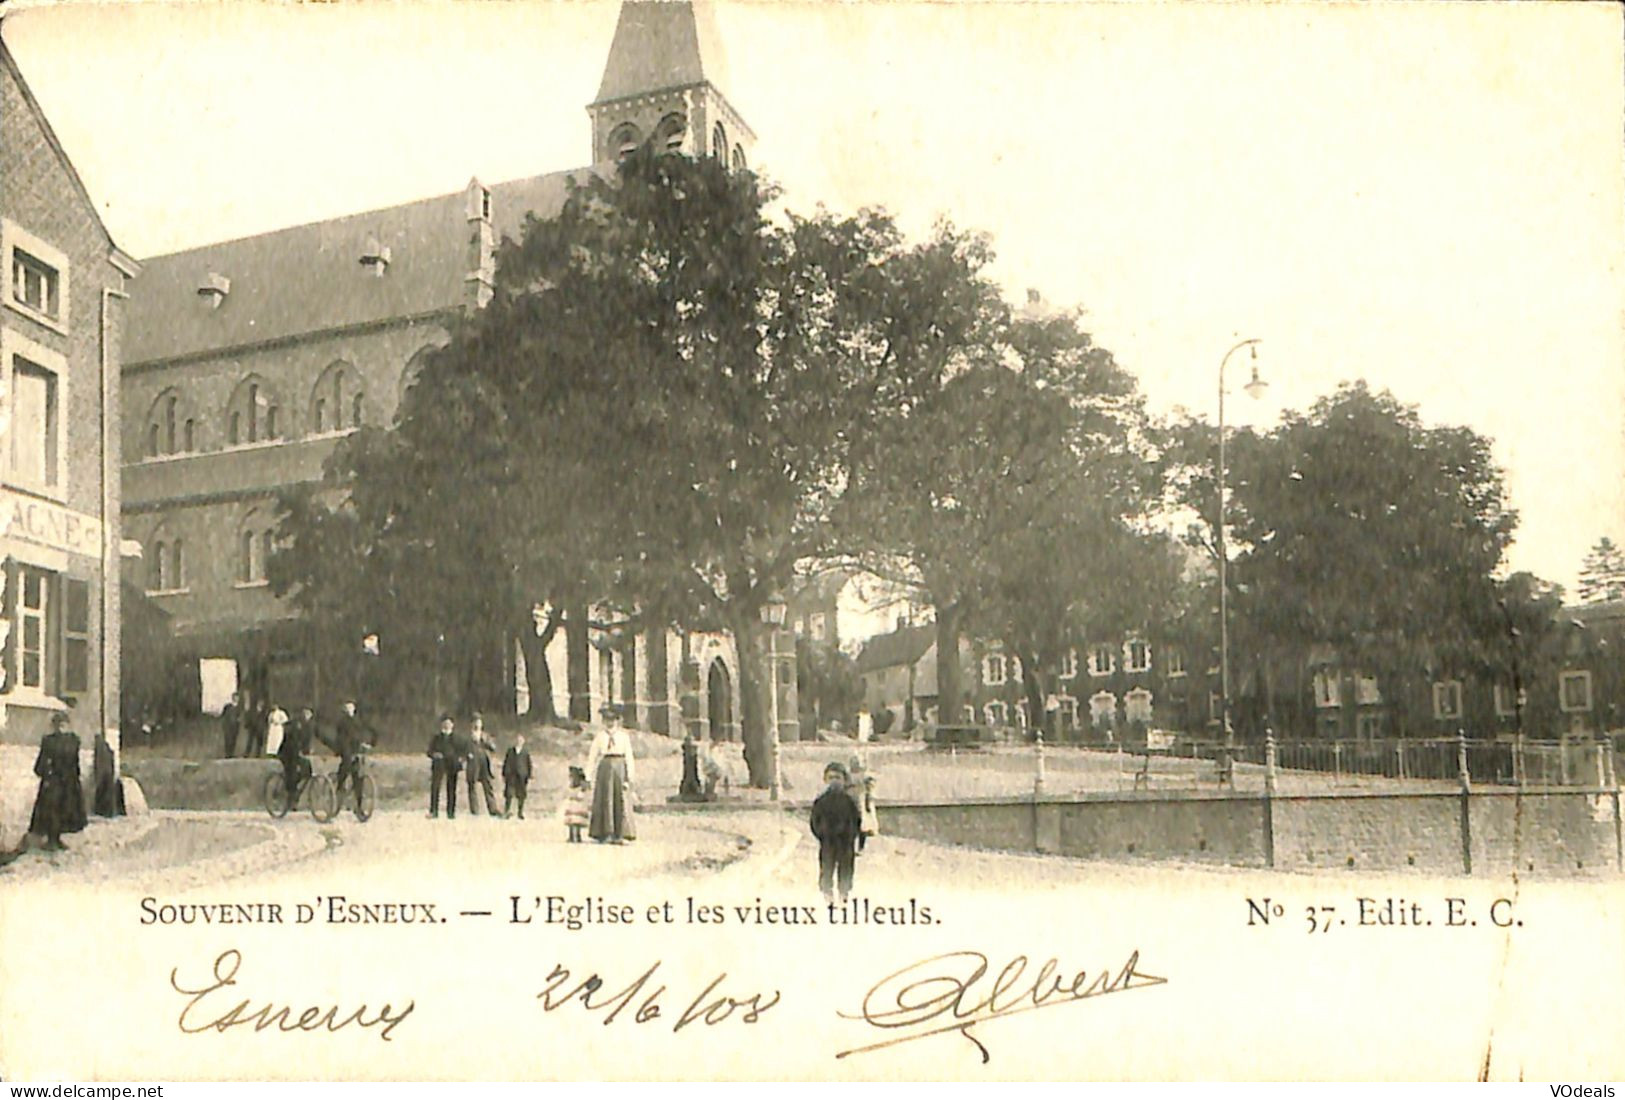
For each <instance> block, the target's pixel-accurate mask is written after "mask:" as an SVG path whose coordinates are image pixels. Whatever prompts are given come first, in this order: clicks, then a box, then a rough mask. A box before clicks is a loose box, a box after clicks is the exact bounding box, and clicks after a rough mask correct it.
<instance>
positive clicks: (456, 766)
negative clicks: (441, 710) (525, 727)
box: [425, 714, 531, 820]
mask: <svg viewBox="0 0 1625 1100" xmlns="http://www.w3.org/2000/svg"><path fill="white" fill-rule="evenodd" d="M496 751H497V743H496V739H495V738H493V737H492V736H491V734H490V733H489V732H488V731H487V730H486V728H485V719H484V718H483V717H482V716H481V715H479V714H475V715H474V716H473V717H472V718H471V719H469V724H468V731H467V732H466V733H465V732H459V731H458V729H457V720H456V719H455V718H453V717H452V716H451V715H450V714H442V715H441V716H440V729H439V731H438V732H436V733H435V735H434V736H433V737H431V738H430V739H429V748H428V751H427V752H426V753H425V755H426V756H428V758H429V816H430V817H439V816H440V794H441V791H442V790H443V791H444V792H445V796H446V817H447V818H454V817H456V816H457V777H458V775H459V774H463V775H466V776H467V780H468V812H469V813H470V814H475V813H478V812H479V801H478V798H477V796H478V795H481V794H483V795H484V796H485V812H486V814H487V815H488V816H490V817H498V816H501V817H513V816H515V812H514V811H515V807H516V806H517V808H518V814H517V816H518V817H519V818H520V819H521V820H523V819H524V816H525V794H526V792H527V791H528V789H529V788H530V776H531V761H530V750H529V749H527V748H526V747H525V735H524V734H522V733H520V734H515V735H514V739H513V743H512V744H511V745H509V746H508V751H507V753H506V755H504V756H503V758H502V809H501V810H500V811H498V810H497V801H496V793H495V791H494V790H493V789H492V781H493V777H494V774H495V773H494V771H493V769H492V763H491V762H492V757H493V756H494V755H495V753H496Z"/></svg>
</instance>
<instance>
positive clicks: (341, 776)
mask: <svg viewBox="0 0 1625 1100" xmlns="http://www.w3.org/2000/svg"><path fill="white" fill-rule="evenodd" d="M368 742H369V739H368V737H367V728H366V726H365V724H363V723H362V721H361V718H360V716H358V715H357V714H356V709H355V700H354V699H346V700H345V701H344V713H343V714H340V715H339V721H338V726H337V727H336V728H335V729H334V733H333V740H331V741H329V742H328V743H327V744H328V747H329V748H331V749H332V750H333V751H334V752H336V753H338V757H339V773H338V776H337V777H336V778H335V779H334V782H333V786H334V787H335V788H336V793H338V794H341V795H342V794H343V793H344V785H345V784H346V783H348V784H349V785H350V786H351V787H353V788H355V804H356V807H357V808H360V806H361V763H360V757H361V753H362V751H363V750H365V749H366V748H367V745H368Z"/></svg>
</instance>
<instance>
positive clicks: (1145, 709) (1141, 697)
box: [1123, 688, 1151, 726]
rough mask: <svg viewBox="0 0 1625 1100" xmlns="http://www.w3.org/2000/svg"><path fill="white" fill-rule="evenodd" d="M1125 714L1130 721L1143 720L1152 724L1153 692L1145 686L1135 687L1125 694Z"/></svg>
mask: <svg viewBox="0 0 1625 1100" xmlns="http://www.w3.org/2000/svg"><path fill="white" fill-rule="evenodd" d="M1123 716H1124V717H1125V718H1127V719H1128V720H1129V721H1130V722H1143V723H1145V724H1146V725H1148V726H1149V725H1150V724H1151V693H1150V692H1149V691H1147V690H1146V689H1145V688H1135V689H1134V690H1133V691H1131V692H1129V693H1128V694H1127V695H1124V696H1123Z"/></svg>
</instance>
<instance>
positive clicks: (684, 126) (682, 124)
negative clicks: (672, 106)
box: [655, 114, 688, 153]
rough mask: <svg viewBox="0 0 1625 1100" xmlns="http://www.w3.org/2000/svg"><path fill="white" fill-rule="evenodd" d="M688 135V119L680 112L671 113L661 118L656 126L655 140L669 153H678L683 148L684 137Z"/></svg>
mask: <svg viewBox="0 0 1625 1100" xmlns="http://www.w3.org/2000/svg"><path fill="white" fill-rule="evenodd" d="M687 136H688V120H687V119H685V118H684V117H683V116H682V115H679V114H669V115H667V116H666V117H665V118H663V119H661V120H660V125H659V126H657V127H656V128H655V141H656V143H657V144H658V145H659V146H660V148H661V149H662V150H664V151H665V152H668V153H678V152H681V151H682V149H683V139H684V138H686V137H687Z"/></svg>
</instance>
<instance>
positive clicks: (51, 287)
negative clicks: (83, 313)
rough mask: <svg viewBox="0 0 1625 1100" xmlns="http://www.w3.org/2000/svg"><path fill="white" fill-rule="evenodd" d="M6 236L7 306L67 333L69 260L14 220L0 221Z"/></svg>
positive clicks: (5, 279)
mask: <svg viewBox="0 0 1625 1100" xmlns="http://www.w3.org/2000/svg"><path fill="white" fill-rule="evenodd" d="M0 236H3V237H4V250H5V261H4V268H3V269H0V270H3V271H4V275H3V276H0V278H3V280H4V284H5V303H6V305H8V306H10V307H11V308H12V309H14V310H16V311H17V312H18V313H21V314H23V315H24V316H26V317H29V318H31V319H32V320H34V321H37V322H39V323H40V324H42V325H45V326H46V327H47V328H52V329H55V330H56V331H58V332H66V331H67V327H66V326H67V321H68V316H69V310H68V257H67V255H66V254H64V253H63V252H62V251H61V250H60V249H57V248H53V247H52V246H51V245H49V244H47V243H46V242H45V241H42V240H40V239H39V238H38V237H36V236H34V235H33V234H32V233H29V232H28V231H27V230H25V229H23V227H22V226H20V225H18V224H17V223H16V222H13V221H10V220H4V221H0Z"/></svg>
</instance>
